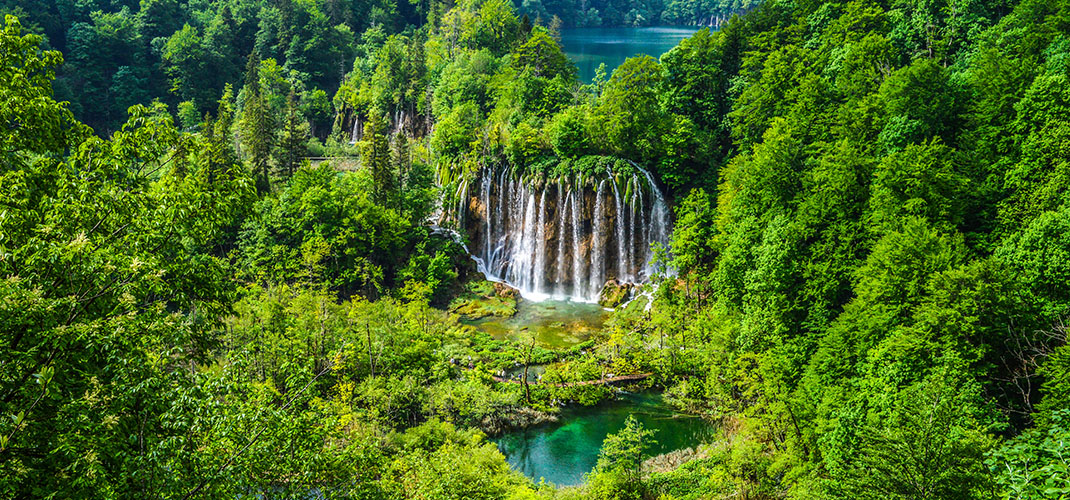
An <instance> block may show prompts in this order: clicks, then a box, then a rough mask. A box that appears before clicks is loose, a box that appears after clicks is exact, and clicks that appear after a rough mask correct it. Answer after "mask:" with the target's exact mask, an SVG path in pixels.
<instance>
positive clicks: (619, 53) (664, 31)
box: [561, 26, 699, 82]
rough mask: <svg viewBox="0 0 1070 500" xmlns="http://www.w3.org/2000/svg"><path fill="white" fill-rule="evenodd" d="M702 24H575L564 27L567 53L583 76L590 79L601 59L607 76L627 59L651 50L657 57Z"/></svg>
mask: <svg viewBox="0 0 1070 500" xmlns="http://www.w3.org/2000/svg"><path fill="white" fill-rule="evenodd" d="M698 30H699V28H698V27H694V28H692V27H678V26H674V27H647V28H571V29H563V30H561V45H562V46H563V47H564V49H565V54H566V55H567V56H568V57H569V58H571V59H572V61H573V62H575V63H576V66H577V67H578V68H579V70H580V73H579V76H580V80H581V81H583V82H589V81H590V80H591V79H593V78H594V72H595V70H596V69H597V68H598V65H599V64H601V63H605V64H606V77H607V78H608V77H609V75H611V74H613V69H614V68H616V67H617V66H620V63H622V62H624V60H625V59H627V58H629V57H632V56H634V55H637V54H647V55H650V56H653V57H654V58H655V59H657V58H658V57H660V56H661V55H662V54H664V53H666V52H668V51H669V49H671V48H673V47H675V46H676V44H678V43H680V40H683V39H684V38H687V37H689V36H691V35H692V34H694V33H695V32H696V31H698Z"/></svg>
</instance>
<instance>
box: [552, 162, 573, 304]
mask: <svg viewBox="0 0 1070 500" xmlns="http://www.w3.org/2000/svg"><path fill="white" fill-rule="evenodd" d="M570 199H571V197H569V198H567V199H566V198H565V186H564V184H562V183H561V181H558V182H557V227H556V228H554V229H555V230H556V234H557V255H556V258H555V259H554V260H556V261H557V273H556V274H555V275H554V280H555V281H556V282H557V287H556V288H555V289H554V293H555V294H556V296H557V297H559V298H563V297H565V296H566V292H565V285H566V283H565V282H566V281H567V280H568V265H569V262H570V261H569V259H566V258H565V237H566V236H568V235H567V234H566V233H565V218H566V217H567V216H568V201H569V200H570Z"/></svg>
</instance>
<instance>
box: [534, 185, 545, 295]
mask: <svg viewBox="0 0 1070 500" xmlns="http://www.w3.org/2000/svg"><path fill="white" fill-rule="evenodd" d="M546 191H548V190H546V189H543V190H542V196H540V197H539V205H538V206H537V207H536V208H535V211H536V212H537V213H538V214H539V219H538V222H537V223H536V225H535V241H534V244H535V268H534V269H533V270H532V275H531V278H532V283H531V289H532V290H534V291H535V294H536V295H540V296H541V295H545V294H544V293H543V285H544V282H545V276H546Z"/></svg>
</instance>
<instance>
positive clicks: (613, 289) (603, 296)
mask: <svg viewBox="0 0 1070 500" xmlns="http://www.w3.org/2000/svg"><path fill="white" fill-rule="evenodd" d="M633 288H635V285H632V284H631V283H621V282H619V281H617V280H616V279H615V278H614V279H611V280H609V281H607V282H606V284H605V286H603V287H602V292H601V293H599V294H598V304H599V305H601V306H602V307H610V308H615V307H618V306H620V305H621V304H623V303H625V302H626V301H627V300H628V299H629V298H631V296H632V289H633Z"/></svg>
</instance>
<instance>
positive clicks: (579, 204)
mask: <svg viewBox="0 0 1070 500" xmlns="http://www.w3.org/2000/svg"><path fill="white" fill-rule="evenodd" d="M635 172H636V173H634V174H632V175H631V176H630V177H623V176H622V175H621V174H616V175H615V174H614V172H613V171H611V170H607V171H606V173H605V174H603V175H597V176H595V177H594V178H588V179H586V180H584V179H572V178H564V179H557V180H556V181H548V182H542V181H540V182H538V183H536V182H534V181H532V179H525V178H522V176H521V175H520V173H519V172H517V171H516V170H513V169H512V168H509V167H487V168H484V169H482V170H481V171H479V172H478V173H477V179H473V180H471V181H469V182H462V183H461V184H459V185H458V187H457V196H459V197H460V198H461V199H460V200H458V202H457V204H456V207H457V208H456V210H457V212H458V213H457V216H458V220H461V221H462V226H463V227H466V228H468V231H469V241H470V242H472V248H471V254H472V258H473V259H474V260H475V261H476V264H477V267H478V268H479V270H480V271H481V272H483V273H484V274H485V275H486V276H487V279H490V280H492V281H502V282H505V283H508V284H510V285H512V286H514V287H516V288H518V289H519V290H520V292H521V294H522V295H523V296H524V297H525V298H526V299H529V300H536V301H538V300H544V299H548V298H554V299H569V300H575V301H585V302H594V301H597V300H598V296H599V294H600V293H601V290H602V287H603V285H604V284H605V283H606V282H607V281H608V280H610V279H616V280H618V281H620V282H624V283H639V282H642V281H645V280H647V279H649V278H650V276H651V275H652V274H653V269H652V266H651V263H650V260H651V258H652V257H653V251H652V249H651V246H652V244H654V243H660V244H662V245H666V246H667V245H668V243H669V234H670V232H671V230H672V226H671V220H670V214H669V208H668V204H667V203H666V201H665V197H664V195H662V193H661V191H660V190H659V189H658V186H657V184H656V183H655V181H654V177H653V175H651V174H650V172H647V171H646V170H643V169H642V168H640V167H639V166H638V165H635ZM614 177H617V178H619V179H620V181H621V182H620V183H619V184H620V185H618V182H617V181H616V179H615V178H614ZM471 182H479V184H472V183H471ZM607 183H608V185H607ZM475 186H479V188H478V189H477V188H475ZM551 190H553V191H554V192H552V193H551V192H550V191H551ZM622 191H623V192H622ZM610 198H612V199H610ZM477 205H478V209H477ZM469 207H471V209H470V210H469ZM479 218H481V219H480V220H477V219H479ZM465 220H467V221H469V223H468V224H463V221H465ZM480 232H482V234H480ZM555 238H556V241H554V239H555ZM613 259H616V260H615V261H614V260H613Z"/></svg>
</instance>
